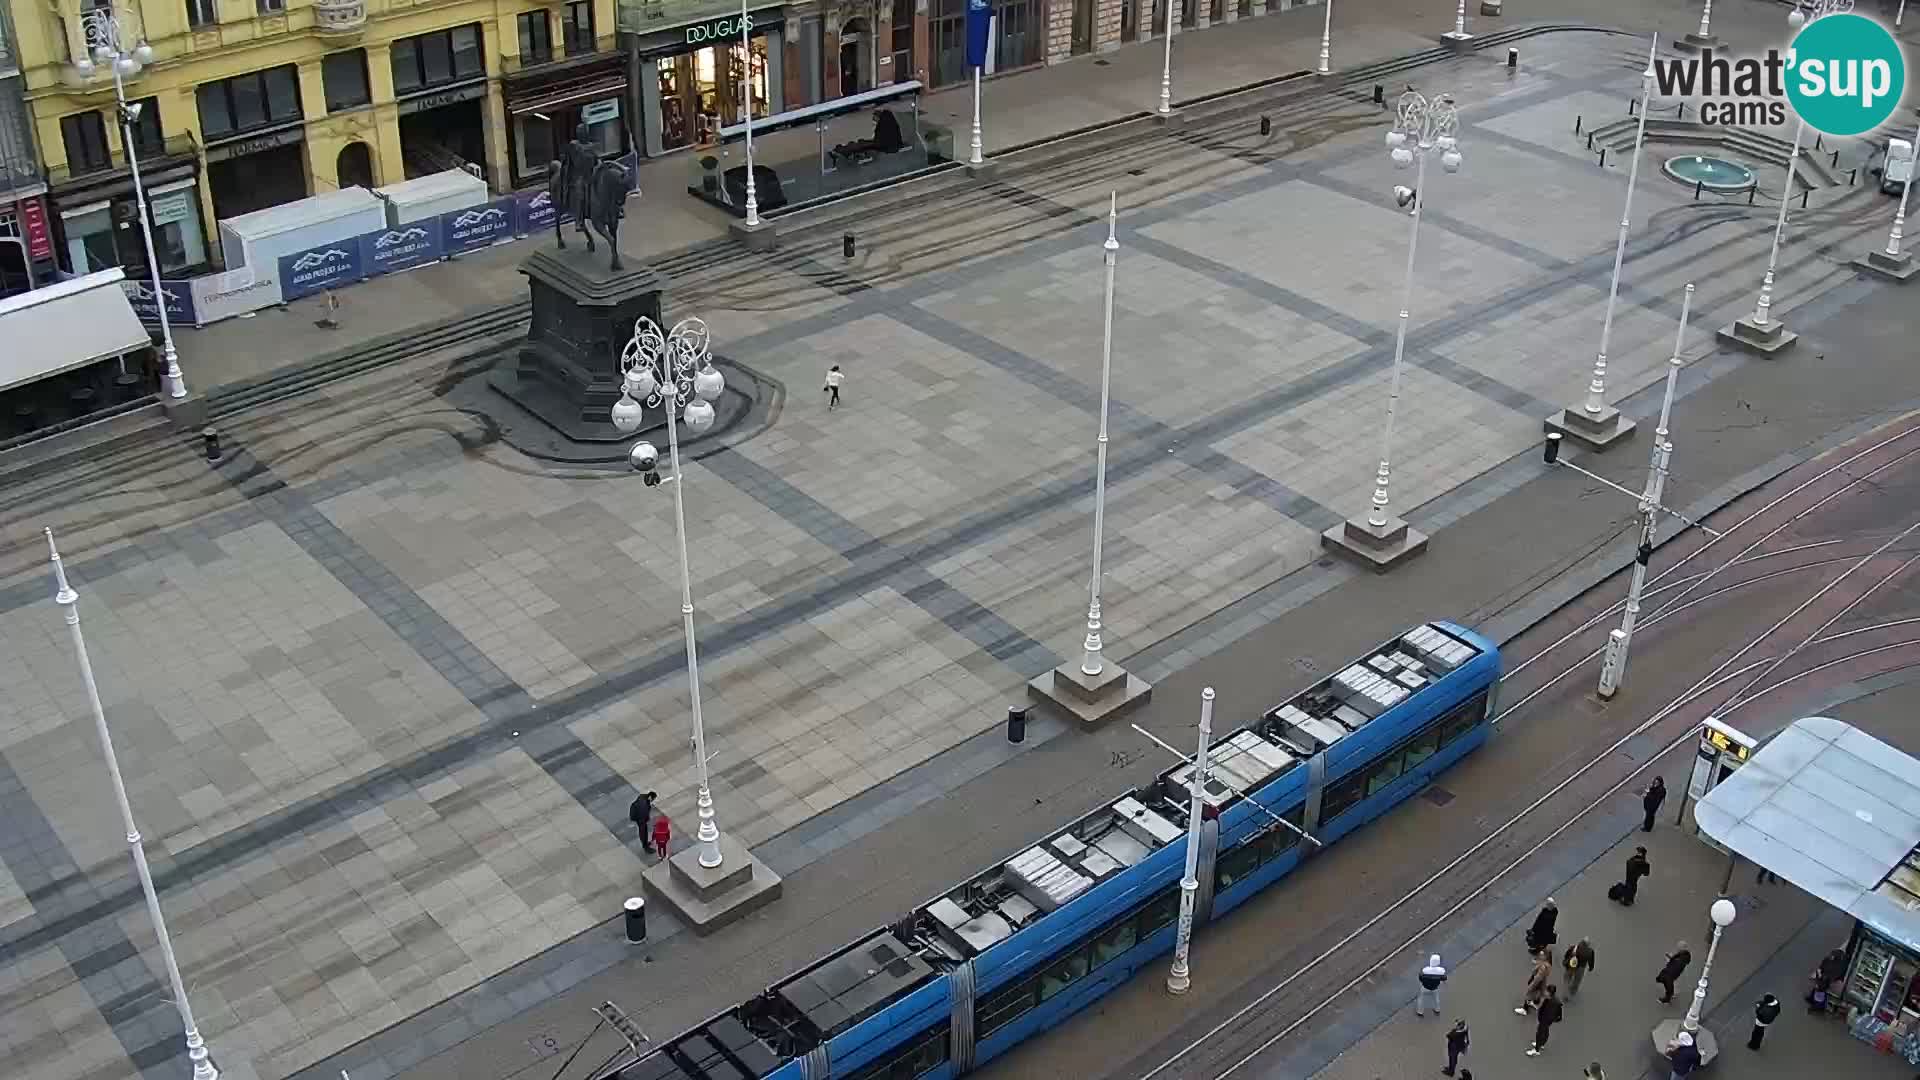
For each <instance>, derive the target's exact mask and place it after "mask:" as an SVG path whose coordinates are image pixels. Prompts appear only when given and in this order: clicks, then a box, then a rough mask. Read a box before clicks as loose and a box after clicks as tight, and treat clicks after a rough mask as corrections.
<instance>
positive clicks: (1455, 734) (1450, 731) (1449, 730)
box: [1440, 691, 1487, 746]
mask: <svg viewBox="0 0 1920 1080" xmlns="http://www.w3.org/2000/svg"><path fill="white" fill-rule="evenodd" d="M1486 711H1487V695H1486V692H1485V691H1481V692H1480V693H1478V694H1475V695H1474V696H1472V697H1470V698H1468V699H1467V700H1465V701H1463V702H1461V703H1460V704H1459V705H1458V706H1457V707H1455V708H1454V710H1453V711H1452V712H1450V713H1448V714H1447V715H1446V716H1445V718H1443V719H1442V720H1441V721H1440V745H1441V746H1445V745H1447V744H1448V743H1451V742H1452V741H1454V740H1455V739H1458V738H1459V737H1460V736H1462V735H1465V734H1466V733H1467V732H1469V731H1471V730H1473V728H1474V726H1475V725H1477V724H1479V723H1480V716H1481V714H1482V713H1485V712H1486Z"/></svg>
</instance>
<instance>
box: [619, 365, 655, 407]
mask: <svg viewBox="0 0 1920 1080" xmlns="http://www.w3.org/2000/svg"><path fill="white" fill-rule="evenodd" d="M659 388H660V383H659V380H657V379H655V378H654V377H653V372H652V371H651V370H650V369H648V367H647V366H646V365H645V364H641V365H640V366H638V367H634V368H630V369H628V371H627V380H626V390H627V393H628V394H631V395H632V396H633V397H635V398H637V399H639V400H641V401H645V400H646V399H647V398H650V397H652V396H653V394H654V391H656V390H658V389H659Z"/></svg>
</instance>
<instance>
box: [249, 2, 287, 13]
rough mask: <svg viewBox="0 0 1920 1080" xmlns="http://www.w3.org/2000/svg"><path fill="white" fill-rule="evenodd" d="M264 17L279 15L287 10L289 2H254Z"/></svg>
mask: <svg viewBox="0 0 1920 1080" xmlns="http://www.w3.org/2000/svg"><path fill="white" fill-rule="evenodd" d="M254 3H255V4H256V5H257V6H258V10H259V12H260V14H262V15H277V14H279V13H280V12H282V11H285V10H287V0H254Z"/></svg>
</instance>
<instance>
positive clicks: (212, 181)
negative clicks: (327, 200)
mask: <svg viewBox="0 0 1920 1080" xmlns="http://www.w3.org/2000/svg"><path fill="white" fill-rule="evenodd" d="M306 141H307V130H306V127H305V125H303V124H298V123H295V124H292V125H290V126H287V127H284V128H281V129H279V130H278V131H269V132H264V133H261V134H258V135H245V136H242V137H240V138H237V139H227V140H224V141H221V142H218V143H209V144H208V145H207V181H208V185H209V187H210V188H211V189H212V191H213V213H214V216H215V218H217V219H219V220H225V219H227V218H231V217H239V216H240V215H242V214H251V213H253V212H254V211H255V210H265V209H266V208H267V207H269V206H279V205H280V204H282V203H290V202H295V201H297V200H300V199H304V198H306V197H307V158H306V149H305V147H304V146H303V145H302V144H304V143H305V142H306ZM158 235H159V234H158V233H156V234H155V239H156V241H157V240H158Z"/></svg>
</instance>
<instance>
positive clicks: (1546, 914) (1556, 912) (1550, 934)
mask: <svg viewBox="0 0 1920 1080" xmlns="http://www.w3.org/2000/svg"><path fill="white" fill-rule="evenodd" d="M1559 918H1560V909H1559V908H1558V907H1557V906H1555V905H1554V902H1553V897H1551V896H1549V897H1547V902H1546V904H1544V905H1543V906H1542V907H1541V908H1540V914H1538V915H1535V916H1534V917H1533V925H1532V926H1530V927H1528V928H1527V952H1528V953H1536V952H1539V951H1540V950H1541V949H1551V948H1553V947H1554V946H1555V945H1558V944H1559V943H1560V935H1559V934H1557V933H1555V932H1554V924H1555V922H1557V921H1558V920H1559Z"/></svg>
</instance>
